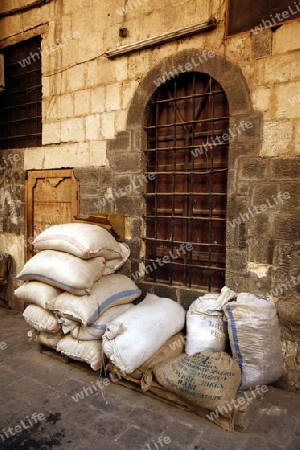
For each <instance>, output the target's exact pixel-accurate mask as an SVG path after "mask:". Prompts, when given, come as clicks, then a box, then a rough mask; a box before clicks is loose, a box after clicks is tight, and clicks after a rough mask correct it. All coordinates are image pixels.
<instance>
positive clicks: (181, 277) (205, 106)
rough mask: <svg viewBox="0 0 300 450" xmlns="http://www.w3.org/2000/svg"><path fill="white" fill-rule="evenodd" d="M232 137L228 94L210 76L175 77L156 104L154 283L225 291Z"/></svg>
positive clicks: (151, 200)
mask: <svg viewBox="0 0 300 450" xmlns="http://www.w3.org/2000/svg"><path fill="white" fill-rule="evenodd" d="M228 129H229V105H228V101H227V98H226V94H225V92H224V90H223V89H222V87H221V85H220V84H219V83H218V82H217V81H216V80H215V79H214V78H212V77H211V76H210V75H208V74H206V73H195V72H194V73H193V72H190V73H186V74H182V75H180V76H177V77H175V78H174V79H172V80H170V81H168V82H167V83H165V84H163V85H162V86H160V87H159V88H158V89H157V90H156V91H155V93H154V95H153V96H152V98H151V100H150V102H149V103H148V105H147V114H146V127H145V131H146V133H147V149H146V150H145V156H146V158H145V159H146V166H147V167H146V171H147V173H151V174H152V178H153V179H152V181H149V182H148V183H147V191H146V193H145V201H146V213H145V216H144V219H145V225H146V232H145V236H143V239H144V241H145V259H144V262H145V279H146V280H147V281H154V282H159V283H163V284H167V285H169V286H186V287H189V288H191V287H195V288H200V289H203V290H205V291H209V292H211V291H214V290H217V291H219V290H220V288H221V287H222V286H224V284H225V266H226V195H227V171H228V146H229V139H226V140H224V139H223V137H224V136H225V135H226V136H228ZM154 175H155V176H154Z"/></svg>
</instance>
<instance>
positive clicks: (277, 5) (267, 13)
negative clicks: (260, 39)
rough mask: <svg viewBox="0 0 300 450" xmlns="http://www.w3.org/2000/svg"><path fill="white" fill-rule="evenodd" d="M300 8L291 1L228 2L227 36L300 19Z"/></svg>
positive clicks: (251, 0) (233, 0)
mask: <svg viewBox="0 0 300 450" xmlns="http://www.w3.org/2000/svg"><path fill="white" fill-rule="evenodd" d="M299 6H300V5H298V4H294V2H293V1H291V0H259V1H253V0H243V1H241V0H227V14H226V16H227V18H226V21H227V36H232V35H234V34H238V33H243V32H247V31H249V30H251V29H252V28H255V27H259V26H261V27H266V26H276V25H279V24H280V23H282V22H285V21H288V20H293V19H296V18H299V17H300V7H299Z"/></svg>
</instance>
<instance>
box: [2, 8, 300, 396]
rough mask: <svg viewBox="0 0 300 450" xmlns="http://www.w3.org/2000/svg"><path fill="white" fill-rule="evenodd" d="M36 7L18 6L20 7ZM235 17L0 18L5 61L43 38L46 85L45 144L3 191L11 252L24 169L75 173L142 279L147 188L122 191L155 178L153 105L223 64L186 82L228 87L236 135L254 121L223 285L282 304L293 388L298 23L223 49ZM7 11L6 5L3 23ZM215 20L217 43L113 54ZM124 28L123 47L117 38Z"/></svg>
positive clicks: (20, 250)
mask: <svg viewBox="0 0 300 450" xmlns="http://www.w3.org/2000/svg"><path fill="white" fill-rule="evenodd" d="M29 3H32V1H26V0H22V1H21V0H18V1H15V2H14V7H17V6H19V7H21V6H23V5H25V4H29ZM225 6H226V5H225V2H221V0H207V1H205V2H204V1H203V2H196V1H195V0H184V1H183V2H179V1H176V0H174V1H171V0H151V2H150V1H147V0H135V1H133V0H130V1H128V2H123V1H122V0H114V1H107V2H99V1H98V0H78V1H76V2H75V1H73V0H63V1H61V2H56V1H50V2H49V3H47V4H45V5H43V6H42V7H40V8H35V9H33V10H31V11H25V12H22V13H20V14H14V15H11V16H7V17H4V18H2V19H1V26H0V49H1V48H4V47H6V46H8V45H11V44H15V43H17V42H19V41H21V40H24V39H28V38H29V37H32V36H34V35H39V34H41V35H42V84H43V137H42V141H43V146H42V147H41V148H27V149H24V150H22V151H21V150H18V152H17V153H20V155H21V159H20V161H18V162H17V164H16V165H13V168H10V169H9V170H8V171H7V181H6V178H5V177H3V179H1V186H0V187H1V189H0V192H1V193H0V196H1V197H2V199H1V200H2V202H1V204H4V207H3V208H4V209H2V210H1V216H0V227H1V231H2V234H1V238H0V239H1V246H2V251H4V252H9V253H11V254H12V255H13V257H14V259H15V261H16V267H17V269H16V270H18V268H20V267H21V266H22V264H23V261H24V259H23V258H24V256H23V255H24V179H25V173H26V171H28V170H36V169H39V170H40V169H57V168H66V167H68V168H69V167H72V168H74V171H75V175H76V177H77V178H78V180H79V182H80V212H81V215H87V214H88V213H89V212H91V211H97V210H98V211H105V212H109V211H110V212H120V213H123V214H125V215H126V216H128V220H127V241H128V243H129V245H130V247H131V252H132V253H131V260H130V262H129V263H128V264H127V265H126V268H125V269H124V271H125V273H128V274H130V272H131V271H137V270H139V268H140V266H141V258H142V256H143V243H142V241H141V235H142V230H143V226H144V224H143V220H142V218H141V217H142V213H143V211H144V200H143V196H142V191H143V188H144V186H143V185H142V183H141V184H140V187H138V188H136V189H131V191H130V192H128V195H126V196H123V197H121V196H118V192H119V189H120V188H122V189H123V188H125V190H126V187H127V186H129V185H132V184H134V183H135V184H137V183H138V180H140V178H139V177H141V175H142V173H143V171H144V170H145V164H144V157H143V149H144V148H145V135H144V131H143V126H144V123H145V107H146V105H147V102H148V101H149V99H150V97H151V95H152V94H153V93H154V92H155V90H156V86H157V84H156V83H155V82H157V80H159V78H161V77H162V75H163V74H164V73H165V72H170V71H172V70H174V68H177V67H178V66H179V65H180V64H181V65H183V66H184V67H185V65H186V64H187V63H189V62H191V58H193V57H194V58H195V57H197V55H200V54H202V52H203V51H205V50H206V51H207V52H208V51H213V52H214V53H215V55H216V56H215V57H213V58H209V59H206V60H205V59H203V62H202V64H200V65H199V67H197V68H196V69H195V68H192V69H189V70H197V71H202V72H206V73H209V74H210V75H211V76H213V77H214V78H215V79H216V80H217V81H218V82H219V83H220V84H221V85H222V87H223V89H224V90H225V92H226V95H227V98H228V102H229V107H230V129H232V130H235V129H236V127H237V126H240V125H241V124H242V123H244V124H245V123H247V122H248V123H251V127H250V128H246V129H244V130H243V132H241V133H239V134H238V135H237V136H235V137H233V138H232V139H231V140H230V151H229V172H228V181H229V183H228V223H227V274H226V283H227V285H228V286H229V287H231V288H232V289H235V290H237V291H240V292H241V291H250V292H252V293H254V294H260V295H266V294H270V293H271V294H272V295H273V297H274V300H275V301H276V305H277V308H278V312H279V318H280V324H281V327H282V328H281V329H282V342H283V347H284V352H285V362H286V371H285V376H284V377H283V379H282V380H281V382H280V383H281V385H282V386H284V387H287V388H289V389H294V390H297V389H299V385H300V380H299V372H300V360H299V359H300V354H299V339H300V337H299V330H300V326H299V291H300V283H298V282H297V280H298V278H297V277H299V274H300V259H299V248H298V247H299V242H300V237H299V181H298V173H299V154H300V153H299V148H300V146H299V143H300V126H299V125H300V94H299V92H300V66H299V63H298V60H299V56H300V43H299V39H298V36H299V30H300V23H299V21H297V20H295V21H291V22H289V23H286V24H284V25H282V26H280V27H277V28H276V29H273V31H271V30H265V31H261V32H259V33H257V34H250V33H245V34H241V35H238V36H234V37H231V38H229V39H224V34H225ZM122 8H125V10H126V12H125V10H124V9H122ZM10 9H11V2H9V1H4V2H2V4H1V6H0V13H4V12H5V11H9V10H10ZM210 16H214V17H216V19H217V27H216V29H214V30H212V31H208V32H205V33H197V34H195V35H192V36H189V37H186V38H182V39H178V40H176V41H172V42H169V43H166V44H164V45H160V46H154V47H153V48H150V49H146V50H143V51H141V52H136V53H132V54H129V55H127V56H122V57H118V58H115V59H112V60H111V59H108V58H107V57H106V56H105V52H106V51H107V50H108V49H112V48H117V47H119V46H121V45H125V44H128V43H133V42H136V41H139V40H142V39H146V38H148V37H152V36H156V35H159V34H163V33H165V32H166V31H171V30H175V29H180V28H182V27H186V26H189V25H192V24H195V23H200V22H204V21H206V20H207V19H208V18H209V17H210ZM122 28H127V37H120V35H119V30H120V29H122ZM15 152H16V151H15V150H11V151H5V152H3V156H4V157H6V155H8V154H9V153H15ZM0 176H1V173H0ZM7 186H9V187H8V188H7ZM255 208H256V209H255ZM257 211H259V212H257ZM238 222H239V223H238ZM25 245H26V244H25ZM295 280H296V282H295ZM140 285H141V287H142V288H143V290H144V291H151V292H156V293H158V294H159V295H164V296H170V297H172V298H173V299H174V300H177V301H179V302H180V303H181V304H182V305H184V306H185V307H186V308H187V307H188V306H189V304H190V303H191V301H193V300H194V299H195V296H198V295H199V291H192V290H190V289H187V288H181V289H179V288H177V289H176V288H171V287H167V286H162V285H156V284H151V283H145V282H144V281H143V280H140Z"/></svg>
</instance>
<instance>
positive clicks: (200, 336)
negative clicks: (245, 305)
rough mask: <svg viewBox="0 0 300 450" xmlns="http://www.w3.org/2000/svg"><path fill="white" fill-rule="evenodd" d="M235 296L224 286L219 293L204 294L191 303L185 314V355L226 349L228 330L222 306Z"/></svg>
mask: <svg viewBox="0 0 300 450" xmlns="http://www.w3.org/2000/svg"><path fill="white" fill-rule="evenodd" d="M235 297H236V293H235V292H233V291H231V290H230V289H229V288H228V287H226V286H224V287H223V288H222V290H221V294H205V295H204V296H202V297H199V298H197V299H196V300H195V301H194V302H193V303H192V304H191V306H190V308H189V310H188V312H187V315H186V332H187V334H186V345H185V353H186V354H187V355H189V356H191V355H194V354H195V353H198V352H204V351H206V350H212V351H214V352H222V351H225V350H226V344H227V339H228V332H227V324H226V321H225V317H224V312H223V309H222V307H223V306H224V305H225V304H226V303H227V302H228V301H230V300H231V299H233V298H235Z"/></svg>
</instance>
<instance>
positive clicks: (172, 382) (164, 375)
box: [153, 350, 241, 417]
mask: <svg viewBox="0 0 300 450" xmlns="http://www.w3.org/2000/svg"><path fill="white" fill-rule="evenodd" d="M153 372H154V375H155V377H156V379H157V381H158V382H159V384H161V385H162V386H163V387H164V388H166V389H168V390H169V391H171V392H174V393H175V394H177V395H179V396H180V397H182V398H183V399H184V400H185V401H188V402H190V403H191V404H192V405H195V406H197V407H200V408H205V409H207V410H210V411H217V412H218V413H220V414H222V415H223V416H225V417H231V416H232V415H233V414H234V408H233V407H232V401H234V399H235V396H236V393H237V389H238V387H239V384H240V382H241V373H240V369H239V366H238V364H237V362H235V361H234V360H233V359H232V358H231V357H230V356H229V355H228V354H227V353H225V352H212V351H210V350H208V351H205V352H202V353H197V354H196V355H193V356H188V355H184V356H178V357H177V358H174V359H171V360H169V361H167V362H163V363H160V364H158V365H157V366H155V367H154V369H153Z"/></svg>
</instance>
